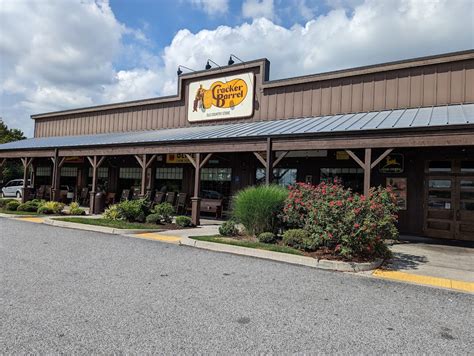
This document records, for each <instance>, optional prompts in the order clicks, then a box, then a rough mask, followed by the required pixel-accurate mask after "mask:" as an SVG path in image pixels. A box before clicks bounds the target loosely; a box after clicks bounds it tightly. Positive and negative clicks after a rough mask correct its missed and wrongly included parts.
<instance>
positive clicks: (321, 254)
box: [303, 247, 374, 263]
mask: <svg viewBox="0 0 474 356" xmlns="http://www.w3.org/2000/svg"><path fill="white" fill-rule="evenodd" d="M303 254H304V255H305V256H308V257H313V258H316V259H317V260H331V261H343V262H356V263H364V262H373V261H374V259H373V258H368V257H354V258H352V259H348V258H345V257H342V256H339V255H336V254H335V252H334V250H333V249H330V248H327V247H321V248H320V249H318V250H317V251H313V252H307V251H303Z"/></svg>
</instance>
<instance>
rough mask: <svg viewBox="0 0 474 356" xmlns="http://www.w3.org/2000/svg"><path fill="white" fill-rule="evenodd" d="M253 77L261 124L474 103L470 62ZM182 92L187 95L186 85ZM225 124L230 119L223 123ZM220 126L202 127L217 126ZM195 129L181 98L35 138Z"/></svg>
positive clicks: (61, 123) (83, 118) (70, 121)
mask: <svg viewBox="0 0 474 356" xmlns="http://www.w3.org/2000/svg"><path fill="white" fill-rule="evenodd" d="M252 70H253V71H254V72H255V75H256V78H255V81H256V87H255V112H254V115H253V116H252V117H251V118H247V119H239V120H235V121H259V120H275V119H285V118H294V117H302V116H323V115H333V114H341V113H356V112H362V111H373V110H386V109H387V110H390V109H397V108H412V107H420V106H431V105H445V104H459V103H471V102H474V59H467V60H462V61H454V62H448V63H441V64H434V65H426V66H422V67H419V66H418V67H413V68H404V69H399V70H392V71H388V72H379V73H377V72H376V73H369V74H364V75H358V76H352V77H346V78H344V77H343V78H336V79H330V80H315V79H314V80H312V81H310V80H308V81H307V82H303V83H298V84H294V85H286V86H277V87H275V86H269V87H266V86H265V83H263V79H262V76H261V74H260V67H253V68H252ZM183 93H187V83H185V87H184V90H183ZM225 122H226V123H228V122H231V120H226V121H225ZM218 123H222V121H212V122H205V123H200V124H201V125H203V124H204V125H210V124H218ZM192 125H197V124H196V123H193V124H191V123H189V122H188V121H187V119H186V100H185V99H184V98H182V99H179V100H176V101H173V102H168V103H158V104H149V105H141V106H136V107H126V108H118V109H109V110H102V111H100V110H98V111H94V112H89V113H82V114H65V115H63V116H58V117H52V118H48V117H46V118H41V119H36V120H35V137H45V136H68V135H84V134H96V133H108V132H124V131H136V130H154V129H162V128H176V127H186V126H192Z"/></svg>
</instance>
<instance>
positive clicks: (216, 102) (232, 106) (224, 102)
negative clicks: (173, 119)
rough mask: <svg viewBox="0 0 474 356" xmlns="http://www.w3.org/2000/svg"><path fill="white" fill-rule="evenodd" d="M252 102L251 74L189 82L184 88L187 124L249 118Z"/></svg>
mask: <svg viewBox="0 0 474 356" xmlns="http://www.w3.org/2000/svg"><path fill="white" fill-rule="evenodd" d="M253 102H254V74H253V73H252V72H248V73H242V74H237V75H231V76H226V77H222V78H215V79H209V80H200V81H196V82H192V83H190V84H189V85H188V109H187V112H188V121H190V122H199V121H209V120H223V119H235V118H241V117H249V116H252V114H253Z"/></svg>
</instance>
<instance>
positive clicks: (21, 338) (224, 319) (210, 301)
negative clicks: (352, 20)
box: [0, 218, 474, 354]
mask: <svg viewBox="0 0 474 356" xmlns="http://www.w3.org/2000/svg"><path fill="white" fill-rule="evenodd" d="M473 302H474V296H473V295H469V294H464V293H457V292H453V291H447V290H442V289H435V288H428V287H421V286H416V285H409V284H402V283H396V282H390V281H385V280H378V279H374V278H368V277H365V276H357V275H354V274H344V273H338V272H329V271H323V270H316V269H311V268H306V267H299V266H293V265H288V264H284V263H278V262H272V261H265V260H259V259H254V258H250V257H242V256H234V255H228V254H221V253H216V252H210V251H205V250H199V249H193V248H190V247H183V246H176V245H171V244H166V243H160V242H155V241H149V240H143V239H136V238H133V237H127V236H119V235H106V234H101V233H95V232H86V231H77V230H70V229H65V228H58V227H52V226H47V225H41V224H34V223H28V222H20V221H13V220H8V219H3V218H0V354H5V353H7V354H10V353H15V354H16V353H67V354H69V353H77V354H90V353H107V354H110V353H134V354H136V353H159V354H195V353H206V354H207V353H212V354H216V353H218V354H242V353H252V354H254V353H278V354H281V353H285V354H287V353H341V354H355V353H364V354H367V353H370V354H378V353H391V354H393V353H396V354H399V353H410V354H413V353H417V354H419V353H433V354H469V353H470V352H472V350H473V345H474V336H473V335H474V321H473V320H474V318H473V316H474V315H473V308H472V306H473Z"/></svg>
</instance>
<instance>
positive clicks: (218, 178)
mask: <svg viewBox="0 0 474 356" xmlns="http://www.w3.org/2000/svg"><path fill="white" fill-rule="evenodd" d="M201 180H203V181H213V182H230V181H231V180H232V168H203V169H202V170H201Z"/></svg>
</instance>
